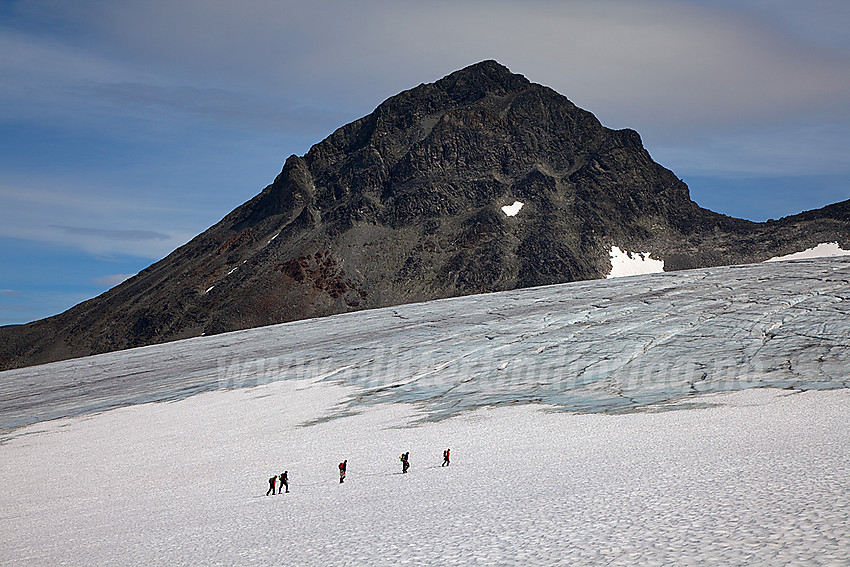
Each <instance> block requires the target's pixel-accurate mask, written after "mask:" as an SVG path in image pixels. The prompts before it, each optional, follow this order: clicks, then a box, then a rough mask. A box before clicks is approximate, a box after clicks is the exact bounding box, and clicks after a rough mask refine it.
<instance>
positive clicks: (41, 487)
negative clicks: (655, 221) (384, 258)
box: [0, 257, 850, 566]
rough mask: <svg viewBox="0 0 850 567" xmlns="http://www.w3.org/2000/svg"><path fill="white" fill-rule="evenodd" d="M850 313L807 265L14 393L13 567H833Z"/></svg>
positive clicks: (223, 354)
mask: <svg viewBox="0 0 850 567" xmlns="http://www.w3.org/2000/svg"><path fill="white" fill-rule="evenodd" d="M848 298H850V258H847V257H844V258H840V257H839V258H830V259H820V260H798V261H792V262H784V263H770V264H760V265H754V266H733V267H727V268H712V269H706V270H693V271H689V272H674V273H664V274H653V275H645V276H635V277H633V278H625V279H616V280H604V281H594V282H582V283H576V284H567V285H561V286H549V287H543V288H536V289H527V290H518V291H511V292H505V293H499V294H489V295H480V296H472V297H465V298H457V299H450V300H443V301H437V302H430V303H424V304H417V305H407V306H401V307H396V308H390V309H379V310H374V311H365V312H359V313H353V314H348V315H341V316H335V317H329V318H325V319H317V320H312V321H302V322H297V323H291V324H286V325H278V326H274V327H267V328H264V329H254V330H250V331H243V332H238V333H230V334H226V335H219V336H214V337H203V338H198V339H192V340H188V341H181V342H178V343H172V344H166V345H158V346H153V347H146V348H142V349H134V350H130V351H125V352H120V353H111V354H107V355H102V356H97V357H90V358H86V359H79V360H74V361H65V362H61V363H56V364H50V365H44V366H40V367H34V368H29V369H22V370H16V371H10V372H3V373H0V483H2V484H0V485H2V486H3V490H2V491H0V564H2V565H7V564H8V565H48V564H49V565H53V564H71V565H116V564H120V565H127V564H134V565H142V564H144V565H148V564H159V565H173V564H234V565H245V564H260V565H267V564H288V565H322V566H325V565H396V564H409V565H434V564H445V565H453V564H458V565H554V564H573V565H579V564H584V565H598V564H610V565H632V564H643V565H651V564H673V565H687V564H695V565H696V564H700V565H701V564H706V563H711V564H723V565H751V564H782V565H789V564H815V565H846V564H847V563H846V558H847V557H850V517H848V516H850V502H848V500H850V477H848V475H847V471H848V470H850V390H848V389H847V381H848V379H850V339H848V336H850V332H848V331H850V329H848V327H850V317H848V315H850V313H848V307H850V304H848V302H847V301H846V300H847V299H848ZM729 390H740V391H737V392H728V391H729ZM155 402H156V403H155ZM107 410H108V411H107ZM447 447H450V448H451V449H452V455H453V458H452V465H451V466H450V467H447V468H441V467H440V466H439V465H440V462H441V454H442V451H443V449H445V448H447ZM403 451H410V456H411V463H412V467H411V472H410V473H409V474H407V475H401V474H399V473H400V463H399V461H398V455H399V454H400V453H402V452H403ZM343 459H347V460H348V463H349V476H348V479H347V481H346V483H345V484H344V485H340V484H339V482H338V477H337V468H336V465H337V463H339V462H340V461H341V460H343ZM284 470H287V471H289V477H290V480H291V489H292V492H291V493H290V494H285V495H279V496H274V497H271V496H269V497H266V496H264V494H265V491H266V488H267V479H268V477H269V476H271V475H273V474H279V473H281V472H283V471H284Z"/></svg>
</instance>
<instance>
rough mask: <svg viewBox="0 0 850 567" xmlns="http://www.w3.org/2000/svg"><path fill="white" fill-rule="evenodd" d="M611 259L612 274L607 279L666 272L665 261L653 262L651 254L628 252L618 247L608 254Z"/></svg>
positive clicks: (614, 247)
mask: <svg viewBox="0 0 850 567" xmlns="http://www.w3.org/2000/svg"><path fill="white" fill-rule="evenodd" d="M608 256H609V257H610V258H611V272H610V273H609V274H608V275H607V276H605V277H606V279H610V278H621V277H623V276H638V275H641V274H660V273H662V272H663V271H664V260H653V259H652V258H650V257H649V252H644V253H640V252H627V251H625V250H620V249H619V248H618V247H616V246H612V247H611V251H610V252H609V253H608Z"/></svg>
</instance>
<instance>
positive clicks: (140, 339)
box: [0, 61, 850, 369]
mask: <svg viewBox="0 0 850 567" xmlns="http://www.w3.org/2000/svg"><path fill="white" fill-rule="evenodd" d="M515 200H516V201H520V202H522V203H524V206H523V207H522V209H521V211H520V213H519V214H518V215H516V216H515V217H509V216H507V215H505V214H504V213H503V212H502V211H501V210H500V207H501V206H503V205H510V204H511V203H513V202H514V201H515ZM830 241H837V242H839V243H840V244H841V245H842V246H843V247H844V248H850V201H847V202H843V203H838V204H835V205H832V206H830V207H826V208H824V209H821V210H818V211H809V212H806V213H801V214H800V215H795V216H793V217H787V218H784V219H780V220H778V221H770V222H767V223H754V222H750V221H745V220H741V219H734V218H731V217H728V216H725V215H721V214H717V213H714V212H711V211H708V210H706V209H702V208H700V207H699V206H698V205H697V204H696V203H694V202H693V201H691V199H690V196H689V193H688V187H687V185H685V183H684V182H682V181H681V180H680V179H678V178H677V177H676V176H675V175H674V174H673V173H672V172H671V171H669V170H667V169H665V168H664V167H662V166H660V165H659V164H657V163H655V162H654V161H653V160H652V158H651V157H650V155H649V153H648V152H647V151H646V150H645V149H644V148H643V145H642V143H641V140H640V136H639V135H638V134H637V132H634V131H632V130H611V129H608V128H605V127H603V126H602V125H601V124H600V123H599V121H598V120H597V119H596V118H595V117H594V116H593V115H592V114H591V113H589V112H587V111H584V110H582V109H580V108H577V107H576V106H575V105H573V104H572V103H571V102H570V101H569V100H568V99H567V98H566V97H564V96H562V95H560V94H558V93H557V92H555V91H553V90H552V89H550V88H547V87H544V86H541V85H538V84H534V83H531V82H529V81H528V80H527V79H526V78H525V77H523V76H521V75H516V74H513V73H511V72H510V71H509V70H508V69H506V68H505V67H503V66H501V65H499V64H498V63H496V62H495V61H484V62H481V63H478V64H476V65H472V66H470V67H467V68H465V69H462V70H460V71H457V72H455V73H452V74H451V75H448V76H447V77H445V78H443V79H441V80H439V81H437V82H435V83H432V84H423V85H419V86H418V87H416V88H413V89H411V90H408V91H405V92H402V93H400V94H398V95H396V96H394V97H392V98H390V99H388V100H386V101H385V102H383V103H382V104H381V105H380V106H378V107H377V108H376V109H375V111H374V112H372V113H371V114H369V115H368V116H366V117H364V118H361V119H360V120H357V121H355V122H352V123H350V124H347V125H345V126H343V127H342V128H340V129H339V130H337V131H336V132H334V133H333V134H331V135H330V136H329V137H328V138H326V139H325V140H323V141H322V142H320V143H318V144H316V145H315V146H313V147H312V148H311V149H310V151H309V152H307V154H306V155H304V156H302V157H298V156H291V157H289V158H288V159H287V160H286V163H285V164H284V166H283V170H282V171H281V173H280V175H278V176H277V178H276V179H275V180H274V182H273V183H272V184H271V185H269V186H268V187H266V188H265V189H264V190H263V191H262V192H261V193H260V194H259V195H257V196H256V197H255V198H253V199H251V200H250V201H248V202H247V203H245V204H244V205H242V206H240V207H238V208H237V209H236V210H234V211H233V212H231V213H230V214H229V215H227V216H226V217H225V218H224V219H223V220H222V221H221V222H219V223H218V224H216V225H215V226H213V227H212V228H210V229H209V230H207V231H206V232H204V233H203V234H201V235H199V236H198V237H196V238H195V239H193V240H192V241H191V242H189V243H188V244H186V245H185V246H182V247H181V248H179V249H178V250H176V251H175V252H173V253H172V254H170V255H169V256H168V257H166V258H165V259H163V260H161V261H159V262H157V263H155V264H153V265H152V266H150V267H149V268H147V269H145V270H143V271H142V272H141V273H139V274H138V275H136V276H135V277H133V278H131V279H130V280H128V281H126V282H124V283H123V284H121V285H119V286H117V287H116V288H114V289H112V290H109V291H108V292H106V293H104V294H103V295H101V296H99V297H97V298H95V299H92V300H90V301H86V302H84V303H81V304H80V305H77V306H75V307H74V308H72V309H70V310H68V311H66V312H65V313H62V314H60V315H57V316H55V317H50V318H48V319H43V320H40V321H36V322H33V323H30V324H27V325H19V326H11V327H5V328H2V329H0V369H8V368H14V367H19V366H25V365H30V364H36V363H42V362H48V361H52V360H59V359H62V358H69V357H76V356H84V355H89V354H95V353H100V352H107V351H112V350H118V349H123V348H129V347H135V346H141V345H147V344H154V343H159V342H164V341H170V340H176V339H181V338H187V337H192V336H198V335H201V334H214V333H221V332H225V331H231V330H237V329H245V328H251V327H257V326H261V325H268V324H272V323H280V322H286V321H293V320H297V319H303V318H309V317H318V316H324V315H330V314H334V313H341V312H346V311H352V310H358V309H365V308H372V307H381V306H387V305H394V304H401V303H407V302H413V301H422V300H429V299H435V298H441V297H450V296H456V295H463V294H471V293H480V292H489V291H498V290H507V289H513V288H520V287H528V286H536V285H543V284H552V283H560V282H568V281H575V280H585V279H592V278H599V277H604V276H605V275H606V274H607V273H608V272H609V271H610V269H611V263H610V260H609V256H608V251H609V250H610V248H611V246H612V245H616V246H618V247H620V248H623V249H627V250H632V251H641V252H650V253H651V254H652V256H653V257H655V258H658V259H663V260H664V262H665V269H674V270H675V269H684V268H694V267H702V266H715V265H723V264H733V263H746V262H758V261H762V260H765V259H767V258H770V257H772V256H777V255H780V254H787V253H791V252H796V251H799V250H802V249H805V248H809V247H812V246H814V245H816V244H818V243H821V242H830Z"/></svg>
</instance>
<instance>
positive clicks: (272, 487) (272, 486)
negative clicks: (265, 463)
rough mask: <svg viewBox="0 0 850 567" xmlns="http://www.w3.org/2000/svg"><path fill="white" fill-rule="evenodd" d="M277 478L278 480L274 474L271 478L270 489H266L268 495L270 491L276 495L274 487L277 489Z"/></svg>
mask: <svg viewBox="0 0 850 567" xmlns="http://www.w3.org/2000/svg"><path fill="white" fill-rule="evenodd" d="M276 480H277V476H273V477H271V478H270V479H269V489H268V490H267V491H266V496H268V495H269V492H271V493H272V495H274V489H275V486H274V483H275V481H276Z"/></svg>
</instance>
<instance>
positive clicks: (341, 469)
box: [339, 460, 348, 484]
mask: <svg viewBox="0 0 850 567" xmlns="http://www.w3.org/2000/svg"><path fill="white" fill-rule="evenodd" d="M346 468H348V460H345V461H343V462H341V463H340V464H339V483H340V484H342V483H343V482H344V481H345V469H346Z"/></svg>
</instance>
